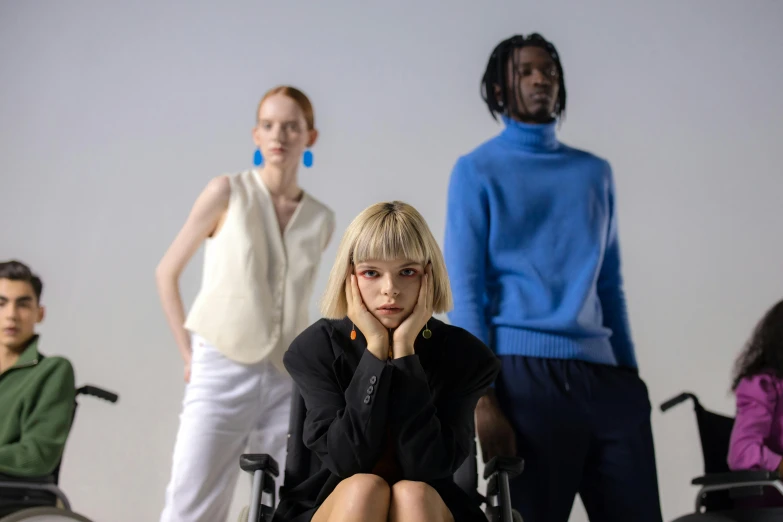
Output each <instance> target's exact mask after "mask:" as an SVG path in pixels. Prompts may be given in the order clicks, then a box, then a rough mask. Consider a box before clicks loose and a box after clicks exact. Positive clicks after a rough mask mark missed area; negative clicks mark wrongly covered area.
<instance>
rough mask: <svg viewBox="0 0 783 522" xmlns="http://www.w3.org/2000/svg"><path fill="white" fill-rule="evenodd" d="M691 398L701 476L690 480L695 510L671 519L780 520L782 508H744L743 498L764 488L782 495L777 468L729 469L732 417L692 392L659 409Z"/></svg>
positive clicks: (687, 521)
mask: <svg viewBox="0 0 783 522" xmlns="http://www.w3.org/2000/svg"><path fill="white" fill-rule="evenodd" d="M688 399H690V400H691V401H693V409H694V411H695V413H696V423H697V427H698V430H699V438H700V439H701V450H702V457H703V459H704V475H702V476H700V477H696V478H694V479H693V480H692V481H691V484H692V485H694V486H699V491H698V493H697V495H696V503H695V511H694V512H693V513H689V514H686V515H683V516H681V517H678V518H676V519H674V520H673V521H672V522H767V521H770V522H771V521H773V520H774V521H781V520H783V508H778V507H770V508H743V507H742V506H741V503H742V500H743V499H752V498H754V497H755V498H759V497H760V496H761V495H762V494H764V493H765V492H767V491H771V490H772V491H774V490H777V492H779V493H780V494H781V495H783V481H782V480H781V477H780V475H779V474H778V472H777V471H755V470H750V471H731V470H730V469H729V465H728V463H727V456H728V454H729V443H730V440H731V431H732V428H733V427H734V418H733V417H727V416H725V415H720V414H718V413H714V412H711V411H709V410H706V409H705V408H704V407H703V406H702V405H701V403H700V402H699V399H698V398H697V397H696V396H695V395H694V394H692V393H689V392H683V393H681V394H679V395H677V396H676V397H673V398H671V399H669V400H667V401H665V402H664V403H662V404H661V406H660V408H661V411H662V412H666V411H667V410H670V409H671V408H673V407H675V406H677V405H679V404H681V403H683V402H685V401H687V400H688Z"/></svg>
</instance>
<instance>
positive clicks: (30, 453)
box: [0, 357, 76, 477]
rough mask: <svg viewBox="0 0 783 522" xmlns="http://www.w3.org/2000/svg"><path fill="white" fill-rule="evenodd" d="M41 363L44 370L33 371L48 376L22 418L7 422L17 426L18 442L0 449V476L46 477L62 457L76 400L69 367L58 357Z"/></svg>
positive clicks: (72, 374) (43, 379) (31, 399)
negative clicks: (18, 424)
mask: <svg viewBox="0 0 783 522" xmlns="http://www.w3.org/2000/svg"><path fill="white" fill-rule="evenodd" d="M44 364H45V365H46V366H45V368H37V369H36V370H37V371H46V372H47V373H48V374H47V375H45V376H44V377H43V378H42V379H41V381H40V382H42V383H43V386H41V387H40V389H39V391H38V393H37V395H36V396H35V397H30V403H29V406H28V407H27V408H26V409H25V411H24V412H23V417H22V418H21V419H16V420H13V419H11V420H10V422H19V423H20V426H19V428H20V432H21V435H20V437H19V440H18V441H16V442H13V443H11V444H5V445H3V446H0V473H2V474H4V475H11V476H16V477H39V476H44V475H48V474H50V473H52V472H53V471H54V469H55V468H56V467H57V464H58V463H59V462H60V459H61V458H62V453H63V449H64V448H65V441H66V440H67V439H68V433H69V432H70V430H71V423H72V421H73V410H74V405H75V399H76V397H75V395H76V391H75V389H74V388H75V385H74V373H73V367H72V366H71V363H70V362H68V361H67V360H66V359H62V358H59V357H51V358H49V360H47V361H44ZM41 366H43V364H42V365H41ZM4 421H5V420H4Z"/></svg>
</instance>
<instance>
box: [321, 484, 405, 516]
mask: <svg viewBox="0 0 783 522" xmlns="http://www.w3.org/2000/svg"><path fill="white" fill-rule="evenodd" d="M390 496H391V491H390V489H389V484H387V483H386V481H385V480H383V479H382V478H381V477H379V476H377V475H369V474H363V473H360V474H356V475H354V476H352V477H350V478H347V479H345V480H343V481H342V482H340V483H339V484H338V485H337V487H336V488H334V491H332V493H331V495H329V496H328V497H327V498H326V500H324V503H323V504H321V507H319V508H318V511H316V512H315V515H313V518H312V522H386V521H387V519H388V516H389V497H390Z"/></svg>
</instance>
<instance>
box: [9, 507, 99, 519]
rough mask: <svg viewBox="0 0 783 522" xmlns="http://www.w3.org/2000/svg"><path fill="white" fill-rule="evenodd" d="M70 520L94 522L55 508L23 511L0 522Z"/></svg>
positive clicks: (71, 512) (12, 514)
mask: <svg viewBox="0 0 783 522" xmlns="http://www.w3.org/2000/svg"><path fill="white" fill-rule="evenodd" d="M68 520H70V521H74V520H77V521H78V522H92V521H91V520H90V519H89V518H84V517H83V516H81V515H79V514H78V513H74V512H73V511H66V510H64V509H58V508H53V507H40V508H31V509H23V510H21V511H17V512H16V513H11V514H10V515H8V516H5V517H3V518H0V522H65V521H68Z"/></svg>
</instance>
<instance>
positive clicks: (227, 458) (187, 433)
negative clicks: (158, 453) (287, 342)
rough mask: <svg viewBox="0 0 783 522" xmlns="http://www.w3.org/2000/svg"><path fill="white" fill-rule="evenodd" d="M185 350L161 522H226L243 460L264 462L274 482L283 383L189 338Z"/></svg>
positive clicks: (284, 424) (286, 394)
mask: <svg viewBox="0 0 783 522" xmlns="http://www.w3.org/2000/svg"><path fill="white" fill-rule="evenodd" d="M192 346H193V360H192V363H191V372H190V383H188V385H187V386H186V388H185V398H184V400H183V407H182V413H181V415H180V426H179V431H178V433H177V440H176V443H175V446H174V457H173V462H172V470H171V480H170V482H169V485H168V487H167V488H166V506H165V507H164V509H163V513H162V514H161V518H160V520H161V522H222V521H224V520H226V517H227V516H228V512H229V507H230V505H231V500H232V496H233V492H234V487H235V486H236V480H237V476H238V474H239V456H240V455H241V454H242V453H244V452H249V453H267V454H269V455H272V457H274V458H275V460H276V461H277V463H278V464H279V465H280V473H281V477H282V473H283V469H284V467H285V454H286V439H287V434H288V415H289V412H290V409H291V390H292V381H291V378H290V377H288V376H286V375H283V374H282V373H280V371H279V370H277V369H276V368H275V367H274V366H273V365H272V364H271V363H269V362H265V361H263V362H260V363H257V364H252V365H244V364H239V363H236V362H234V361H232V360H230V359H228V358H226V357H225V356H223V355H222V354H221V353H220V352H218V351H217V349H216V348H215V347H214V346H212V345H210V344H209V343H208V342H206V341H205V340H204V339H202V338H201V337H199V336H197V335H193V344H192ZM248 477H249V475H248ZM249 500H250V499H249V498H248V502H249Z"/></svg>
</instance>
